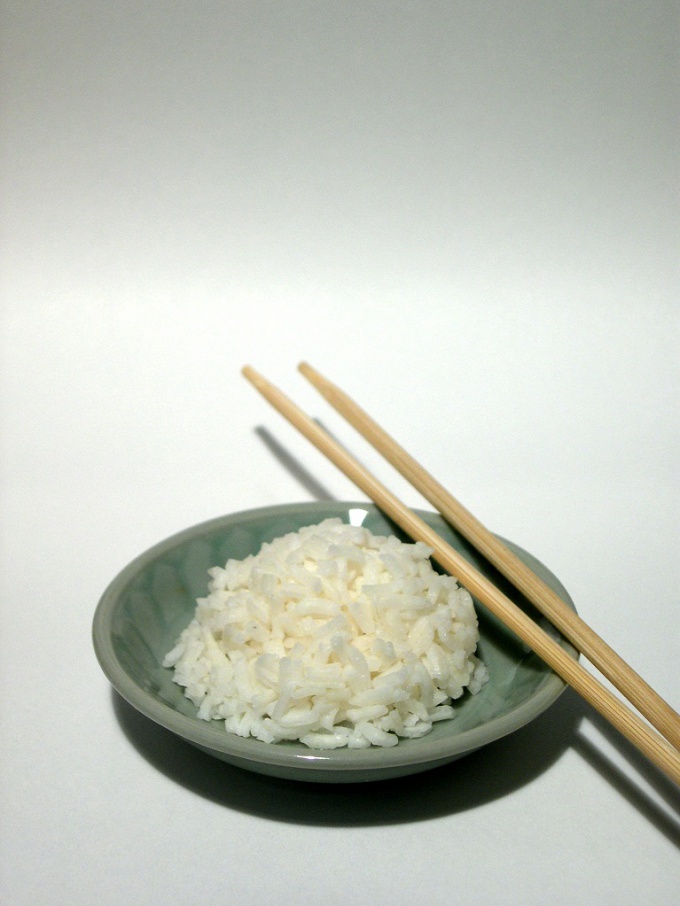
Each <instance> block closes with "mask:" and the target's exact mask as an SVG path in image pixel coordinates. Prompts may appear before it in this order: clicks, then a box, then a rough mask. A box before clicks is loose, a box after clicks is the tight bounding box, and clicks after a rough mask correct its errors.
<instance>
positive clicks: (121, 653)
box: [93, 502, 577, 783]
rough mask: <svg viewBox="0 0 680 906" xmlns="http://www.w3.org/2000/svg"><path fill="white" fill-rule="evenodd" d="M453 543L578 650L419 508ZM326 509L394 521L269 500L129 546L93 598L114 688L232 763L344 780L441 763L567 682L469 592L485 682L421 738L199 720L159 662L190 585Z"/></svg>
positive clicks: (497, 733) (538, 568)
mask: <svg viewBox="0 0 680 906" xmlns="http://www.w3.org/2000/svg"><path fill="white" fill-rule="evenodd" d="M419 515H420V516H422V518H423V519H424V520H425V521H426V522H427V523H429V524H430V525H431V526H432V527H434V528H435V529H436V530H437V531H438V532H439V533H440V534H441V535H442V537H444V538H445V539H446V540H447V541H448V542H449V544H451V545H452V546H453V547H454V548H456V550H459V551H460V552H461V553H462V554H463V555H464V556H465V557H466V558H467V559H469V560H470V561H471V562H473V563H474V565H475V566H476V567H477V568H478V569H479V570H481V571H482V572H483V573H485V574H486V575H488V576H489V577H490V578H491V579H492V580H493V581H494V582H495V583H496V584H497V585H500V586H501V587H502V588H503V590H504V591H505V592H506V594H508V595H509V596H510V597H512V598H513V600H515V601H516V603H518V604H519V605H520V606H521V607H522V608H523V609H524V610H526V611H527V612H530V613H531V614H532V616H534V617H536V618H537V619H539V622H541V623H542V624H543V625H544V626H545V628H546V629H548V631H550V632H551V634H552V635H553V636H554V637H555V638H556V639H557V640H558V641H559V643H560V644H561V645H562V646H563V647H564V648H565V650H567V651H569V653H570V654H571V656H572V657H577V654H576V652H575V651H574V649H573V648H572V647H571V646H570V645H569V644H568V643H566V642H565V641H564V640H563V639H561V637H560V636H559V635H558V634H557V633H556V632H555V631H554V630H552V629H551V628H550V627H548V625H547V623H546V621H544V620H543V619H542V618H540V617H539V615H537V614H536V612H535V611H534V610H533V608H532V607H531V605H529V604H528V603H527V602H526V601H524V600H523V598H522V596H521V595H520V594H519V593H518V592H516V591H514V590H513V589H511V588H510V587H509V586H508V584H507V583H506V582H504V580H502V578H501V577H500V576H499V575H498V574H497V573H496V571H495V570H494V569H493V567H491V566H490V565H489V564H487V563H486V561H485V560H484V559H483V558H482V557H481V556H480V555H479V554H477V553H476V552H475V551H474V550H472V549H471V548H470V546H469V545H468V544H467V543H466V542H465V541H464V540H463V539H462V538H461V537H460V536H459V535H458V534H457V533H456V532H455V531H454V530H453V529H452V528H451V527H450V526H449V525H448V524H447V523H446V522H445V521H444V520H443V519H442V518H441V517H440V516H438V515H435V514H432V513H426V512H419ZM332 516H336V517H337V516H339V517H340V518H342V519H343V520H344V521H346V522H350V523H351V524H354V525H358V524H361V525H365V526H366V527H368V528H369V529H370V530H371V531H372V532H374V533H375V534H383V535H384V534H396V535H398V536H400V537H403V535H402V533H401V532H400V531H399V530H398V529H397V528H396V527H395V526H394V524H393V523H391V522H390V521H389V520H388V519H387V518H386V517H385V516H384V515H383V514H382V513H381V512H380V511H379V510H378V509H377V508H376V507H375V506H373V505H371V504H366V503H338V502H318V503H300V504H289V505H282V506H273V507H267V508H263V509H256V510H250V511H247V512H241V513H236V514H233V515H229V516H223V517H220V518H217V519H213V520H211V521H209V522H204V523H202V524H200V525H197V526H194V527H193V528H189V529H186V530H185V531H182V532H180V533H179V534H176V535H173V536H172V537H170V538H168V539H166V540H165V541H162V542H160V543H159V544H157V545H155V546H154V547H152V548H151V549H150V550H148V551H146V552H145V553H143V554H141V555H140V556H138V557H137V558H136V559H135V560H133V561H132V563H130V564H129V565H128V566H127V567H125V569H123V570H122V572H120V573H119V575H118V576H117V577H116V578H115V579H114V580H113V581H112V582H111V584H110V585H109V587H108V588H107V589H106V591H105V592H104V594H103V596H102V598H101V600H100V602H99V604H98V606H97V609H96V613H95V617H94V624H93V641H94V648H95V652H96V654H97V658H98V660H99V663H100V665H101V667H102V669H103V671H104V673H105V674H106V676H107V677H108V679H109V681H110V682H111V684H112V685H113V686H114V687H115V689H116V690H117V691H118V692H119V693H120V694H121V695H122V696H123V697H124V698H125V699H127V701H128V702H129V703H130V704H131V705H133V706H134V707H135V708H136V709H137V710H138V711H140V712H141V713H142V714H145V715H146V716H147V717H148V718H150V719H151V720H153V721H155V722H156V723H158V724H160V725H161V726H163V727H166V728H167V729H168V730H170V731H172V732H173V733H176V734H177V735H178V736H180V737H182V738H183V739H185V740H186V741H188V742H189V743H191V744H193V745H194V746H196V747H198V748H199V749H201V750H203V751H205V752H208V753H209V754H211V755H214V756H215V757H217V758H219V759H222V760H223V761H226V762H229V763H231V764H233V765H236V766H238V767H241V768H245V769H248V770H251V771H257V772H259V773H262V774H269V775H272V776H277V777H283V778H290V779H295V780H304V781H315V782H326V783H347V782H358V781H361V782H363V781H371V780H384V779H388V778H394V777H399V776H405V775H408V774H414V773H417V772H421V771H425V770H429V769H430V768H434V767H438V766H440V765H443V764H446V763H447V762H451V761H454V760H455V759H457V758H460V757H461V756H463V755H468V754H470V753H471V752H474V751H475V750H476V749H479V748H480V747H481V746H484V745H487V744H488V743H490V742H492V741H493V740H496V739H499V738H501V737H502V736H506V735H507V734H509V733H511V732H513V731H514V730H517V729H519V728H520V727H522V726H525V725H526V724H528V723H529V722H530V721H532V720H533V719H534V718H536V717H537V716H538V715H539V714H541V713H542V712H543V711H545V709H546V708H548V707H549V706H550V705H551V704H552V703H553V702H554V701H555V700H556V699H557V697H558V696H559V695H560V693H561V692H562V691H563V690H564V688H565V684H564V682H563V681H562V680H561V679H560V678H559V677H558V676H557V675H556V674H555V673H554V672H553V671H552V670H551V669H550V668H549V667H547V666H546V665H545V664H544V663H543V662H542V661H541V660H540V659H539V658H538V657H536V655H534V654H533V653H531V652H530V651H529V650H528V649H527V648H526V646H524V645H523V644H522V643H521V642H520V641H519V640H518V639H517V638H516V637H515V636H514V635H513V634H512V633H511V632H510V631H509V630H507V629H505V627H504V626H503V625H502V624H501V623H499V621H498V620H497V619H496V618H495V617H493V616H492V615H491V614H490V613H488V612H487V611H486V610H485V608H484V607H483V606H482V605H481V604H479V602H475V603H476V606H477V613H478V616H479V628H480V642H479V648H478V653H479V655H480V656H481V658H482V660H483V661H484V662H485V664H486V665H487V667H488V669H489V674H490V679H489V682H488V683H487V684H486V685H485V686H484V688H483V690H482V691H481V692H480V693H479V694H477V695H475V696H471V695H467V694H466V695H465V696H464V697H463V698H462V699H460V700H458V701H457V702H456V703H455V707H456V711H457V714H456V717H455V718H454V719H453V720H447V721H441V722H440V723H437V724H435V725H434V727H433V729H432V731H431V732H430V733H429V734H427V735H426V736H423V737H421V738H420V739H403V740H400V741H399V743H398V745H396V746H393V747H392V748H379V747H370V748H368V749H335V750H331V751H315V750H313V749H309V748H307V747H306V746H303V745H302V744H301V743H294V742H283V743H276V744H267V743H263V742H260V741H259V740H256V739H243V738H241V737H238V736H235V735H233V734H230V733H227V732H226V730H225V729H224V726H223V724H222V723H221V722H217V721H211V722H206V721H204V720H199V719H198V717H197V716H196V713H197V712H196V708H195V707H194V706H193V705H192V704H191V702H190V701H189V700H188V699H187V698H185V696H184V694H183V690H182V688H181V687H179V686H178V685H176V684H175V683H174V682H173V679H172V670H170V669H167V668H164V667H163V666H162V660H163V657H164V655H165V654H166V652H168V651H169V650H170V649H171V648H172V647H173V645H174V643H175V641H176V639H177V637H178V636H179V634H180V632H181V631H182V629H184V627H185V626H186V625H187V624H188V623H189V621H190V619H191V617H192V616H193V612H194V608H195V601H196V598H197V597H202V596H205V594H206V593H207V583H208V574H207V570H208V569H209V568H210V567H211V566H216V565H224V563H225V562H226V560H227V559H228V558H230V557H234V558H239V559H241V558H243V557H245V556H247V555H248V554H254V553H257V551H258V550H259V548H260V546H261V545H262V543H263V542H265V541H271V540H272V539H274V538H275V537H277V536H279V535H283V534H285V533H286V532H291V531H297V530H298V529H300V528H301V527H302V526H304V525H312V524H315V523H318V522H320V521H321V520H322V519H326V518H328V517H332ZM506 543H507V544H508V546H509V547H510V548H511V549H512V550H513V551H514V552H515V553H516V554H517V555H518V556H519V557H520V558H521V559H522V560H524V561H525V562H526V563H527V564H528V565H529V566H530V567H531V568H532V569H533V570H534V571H535V572H536V573H538V575H539V576H540V577H541V578H542V579H543V580H544V581H545V582H547V584H548V585H550V586H551V587H552V588H553V590H554V591H556V592H557V593H558V594H559V595H560V596H561V597H562V598H563V599H564V600H565V601H566V602H567V603H568V604H569V606H570V607H573V606H574V605H573V603H572V602H571V600H570V598H569V596H568V594H567V592H566V591H565V589H564V588H563V587H562V585H561V584H560V583H559V582H558V580H557V579H556V578H555V576H553V575H552V574H551V573H550V572H549V571H548V570H547V569H546V568H545V567H544V566H543V565H542V564H541V563H539V562H538V561H537V560H536V559H535V558H534V557H532V556H531V555H530V554H528V553H527V552H526V551H523V550H522V549H521V548H519V547H517V546H516V545H514V544H512V543H510V542H506Z"/></svg>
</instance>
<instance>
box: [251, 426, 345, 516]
mask: <svg viewBox="0 0 680 906" xmlns="http://www.w3.org/2000/svg"><path fill="white" fill-rule="evenodd" d="M255 433H256V434H257V436H258V437H259V438H260V440H261V441H262V442H263V443H264V445H265V446H266V447H267V448H268V449H269V450H270V452H271V453H273V455H274V456H275V457H276V459H277V460H278V461H279V462H280V463H281V465H282V466H283V467H284V469H286V470H287V471H288V472H290V474H291V475H292V476H293V478H295V480H296V481H298V482H299V483H300V484H301V485H302V487H303V488H304V489H305V490H306V491H308V492H309V493H310V494H311V495H312V497H313V498H314V499H315V500H335V499H336V498H335V497H334V496H333V495H332V494H331V492H330V491H329V490H328V488H326V487H324V485H322V484H321V482H320V481H317V480H316V478H314V476H313V475H312V474H311V472H309V471H308V470H307V469H306V468H305V467H304V466H303V465H302V463H301V462H300V461H299V460H298V459H296V458H295V457H294V456H292V455H291V454H290V453H289V452H288V450H287V449H286V448H285V447H284V446H283V444H281V443H279V441H278V440H277V439H276V438H275V437H274V435H273V434H272V433H271V432H270V431H268V430H267V428H265V427H263V426H262V425H259V426H258V427H257V428H255Z"/></svg>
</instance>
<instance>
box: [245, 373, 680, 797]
mask: <svg viewBox="0 0 680 906" xmlns="http://www.w3.org/2000/svg"><path fill="white" fill-rule="evenodd" d="M299 370H300V371H301V372H302V374H303V375H304V376H305V377H306V378H307V379H308V380H309V381H310V382H311V383H312V384H313V385H314V387H316V389H317V390H318V391H319V392H320V393H321V394H322V396H324V397H325V399H326V400H327V401H328V402H329V403H330V404H331V405H332V406H333V407H334V408H335V409H336V410H337V412H339V413H340V414H341V415H342V416H343V417H344V418H345V419H346V420H347V421H348V422H349V423H350V424H351V425H352V426H353V427H354V428H356V429H357V430H358V431H359V433H360V434H362V435H363V436H364V437H365V438H366V440H368V441H369V443H371V444H372V445H373V446H374V447H375V448H376V449H377V450H378V452H380V453H381V454H382V455H383V456H384V457H385V459H387V461H388V462H390V463H391V464H392V465H393V466H394V467H395V468H396V469H397V470H398V471H399V472H400V473H401V474H402V475H403V476H404V477H405V478H406V479H407V480H408V481H409V482H410V483H411V484H412V485H413V487H414V488H416V490H418V491H419V492H420V493H421V494H422V495H423V496H424V497H425V499H426V500H428V501H429V502H430V503H431V504H432V505H433V506H434V507H435V508H436V509H437V510H438V511H439V512H440V513H441V515H442V516H443V517H444V518H445V519H446V520H447V521H448V522H449V523H451V525H453V526H454V528H456V529H458V531H459V532H460V533H461V534H462V535H463V536H464V537H465V538H467V540H468V541H469V542H470V543H471V544H472V545H473V546H474V547H476V548H477V549H478V550H479V551H480V552H481V553H482V554H483V555H484V556H485V557H486V558H487V560H489V561H490V562H491V563H492V564H493V565H494V566H495V567H496V568H497V569H498V570H499V571H500V572H501V573H502V574H504V575H505V576H506V577H507V578H508V579H509V580H510V581H511V582H512V583H513V584H514V585H515V586H516V587H517V588H518V589H519V590H520V591H521V592H522V593H523V594H524V596H525V597H526V598H527V599H528V600H529V601H531V602H532V604H534V606H535V607H536V608H537V609H538V610H539V611H540V612H541V613H543V614H544V615H545V616H546V617H548V619H550V620H551V622H552V623H553V625H554V626H555V627H556V628H557V629H559V631H560V632H561V633H562V634H563V635H564V636H565V637H566V638H567V639H568V640H569V641H570V642H571V643H572V644H573V645H574V647H576V648H577V649H578V650H579V651H580V652H581V653H582V654H583V655H584V656H585V657H586V658H588V660H589V661H590V662H591V663H592V664H593V666H595V667H596V668H597V669H598V670H599V671H600V672H601V673H602V674H603V675H604V676H606V677H607V679H608V680H610V682H611V683H612V684H613V685H614V686H615V687H616V688H617V689H618V690H619V691H620V692H621V693H622V694H623V695H624V696H625V697H626V698H627V699H628V701H629V702H630V703H631V704H632V705H633V706H634V707H635V708H637V710H638V711H639V713H640V714H641V715H644V717H645V718H646V719H647V720H648V721H649V722H650V723H651V724H652V725H653V726H654V727H656V729H657V730H658V731H659V732H658V733H657V732H655V731H654V730H653V729H652V727H650V726H649V724H648V723H646V722H645V721H644V720H642V718H641V717H640V716H639V715H638V714H636V713H635V712H634V711H632V710H631V709H630V708H629V707H628V706H627V705H626V704H625V702H623V701H622V700H621V699H620V698H618V697H617V696H616V695H614V694H613V693H612V692H611V691H610V690H609V689H607V688H606V687H605V686H604V685H603V684H602V683H601V682H600V681H599V680H597V679H596V678H595V677H594V676H593V675H592V674H591V673H589V672H588V671H587V670H586V669H585V668H584V667H583V666H582V665H581V664H580V663H579V662H578V661H577V660H575V659H574V658H572V657H571V656H570V655H569V654H568V653H567V652H566V651H565V650H564V649H563V648H562V647H560V645H559V644H558V643H557V642H555V641H554V639H553V638H551V636H549V635H548V634H547V633H546V632H545V631H544V630H543V629H541V628H540V626H538V625H537V624H536V623H535V622H534V621H533V620H532V619H531V618H530V617H529V616H527V614H525V613H524V611H523V610H521V609H520V608H519V607H517V605H516V604H514V602H513V601H511V600H510V599H509V598H508V597H507V596H506V595H504V594H503V593H502V592H501V591H500V590H499V589H498V588H496V586H495V585H494V584H493V583H492V582H491V581H490V580H489V579H487V578H486V577H485V576H484V575H482V574H481V573H480V572H479V571H478V570H476V569H475V568H474V567H473V566H472V565H471V564H470V563H468V561H467V560H466V559H465V558H464V557H463V556H462V555H461V554H459V553H458V552H457V551H455V550H454V549H453V548H452V547H451V546H450V545H449V544H447V543H446V542H445V541H444V540H443V539H442V538H441V536H440V535H439V534H437V532H435V531H434V530H433V529H432V528H430V526H428V525H427V524H426V523H425V522H423V520H422V519H420V517H419V516H417V515H416V514H415V513H413V512H412V511H411V510H410V509H409V508H408V507H407V506H406V505H405V504H404V503H402V502H401V501H400V500H399V499H398V498H397V497H396V496H395V495H394V494H393V493H392V492H391V491H389V490H388V489H387V488H386V487H385V485H383V484H382V483H381V482H379V481H378V479H377V478H375V477H374V476H373V475H372V474H371V473H370V472H369V471H368V470H367V469H366V468H364V466H363V465H361V463H360V462H359V461H358V460H357V459H355V458H354V457H353V456H352V455H351V454H350V453H348V452H347V451H346V450H345V449H344V447H342V446H341V445H340V444H338V443H337V441H335V440H334V439H333V438H332V437H331V436H330V435H329V434H328V433H327V432H326V431H325V430H324V429H323V428H322V427H321V426H320V425H319V424H318V423H317V422H315V421H313V420H312V419H311V418H310V417H309V416H308V415H306V414H305V413H304V412H303V411H302V410H301V409H300V408H299V407H298V406H297V405H295V403H293V402H292V400H290V399H289V398H288V397H287V396H285V394H283V393H282V392H281V391H280V390H279V389H278V388H277V387H275V386H274V385H273V384H271V383H270V382H269V381H268V380H267V379H266V378H264V377H263V376H262V375H261V374H259V373H258V372H257V371H255V370H254V369H253V368H251V367H250V366H246V367H244V368H243V375H244V376H245V377H246V378H247V379H248V380H249V381H250V382H251V384H253V386H254V387H255V388H256V389H257V390H258V391H259V392H260V393H261V394H262V395H263V396H264V397H265V399H266V400H267V401H268V402H269V403H271V405H272V406H273V407H274V408H275V409H277V410H278V411H279V412H280V413H281V414H282V415H283V416H284V417H285V418H286V419H287V420H288V421H289V422H290V423H291V424H292V425H293V426H294V427H295V428H297V429H298V430H299V431H300V432H301V433H302V434H303V435H304V436H305V437H306V438H307V439H308V440H310V441H311V442H312V443H313V444H314V445H315V446H316V447H317V448H318V449H319V450H320V451H321V452H322V453H323V454H324V455H325V456H326V457H327V458H328V459H330V460H331V462H333V463H334V464H335V465H336V466H337V467H338V468H339V469H340V470H341V471H342V472H343V473H344V474H345V475H346V476H347V477H348V478H349V479H350V480H351V481H353V482H354V483H355V484H356V485H357V487H358V488H360V489H361V490H362V491H363V492H364V493H365V494H366V495H367V496H368V497H369V498H370V499H371V500H372V501H373V502H374V503H375V504H376V505H377V506H378V507H380V509H381V510H383V512H385V513H386V514H387V515H388V516H389V517H390V518H391V519H392V520H393V521H394V522H395V523H396V524H397V525H398V526H399V527H400V528H401V529H403V530H404V531H405V532H406V533H407V534H408V535H410V536H411V537H412V538H414V539H415V540H418V541H423V542H424V543H425V544H427V545H428V546H429V547H431V548H432V549H433V550H434V556H435V558H436V560H437V561H438V562H439V563H440V564H441V566H443V567H444V568H445V569H446V570H448V571H449V572H450V573H451V574H452V575H453V576H455V578H456V579H458V580H459V582H460V583H461V584H462V585H463V586H465V588H467V589H468V591H470V592H471V593H472V594H473V595H475V596H476V597H477V598H478V599H479V600H480V601H481V602H482V603H483V604H484V605H485V606H486V607H487V608H488V609H489V610H490V611H491V613H493V614H494V615H495V616H496V617H497V618H498V619H500V620H501V621H502V622H503V623H504V624H505V625H506V626H507V627H508V628H509V629H511V630H512V631H513V632H514V633H515V634H516V635H517V636H519V638H520V639H521V640H522V641H523V642H524V643H525V644H526V645H528V646H529V647H530V648H531V649H532V650H533V651H534V652H535V653H536V654H537V655H538V656H539V657H540V658H542V660H543V661H545V663H546V664H548V666H550V667H551V668H552V669H553V670H554V671H555V672H556V673H557V674H558V675H559V676H561V677H562V679H563V680H564V681H565V682H566V683H568V684H569V685H570V686H572V687H573V688H574V689H575V690H576V691H577V692H578V693H579V694H580V695H581V696H582V697H583V698H584V699H585V700H586V701H587V702H588V703H589V704H590V705H592V706H593V707H594V708H595V709H596V710H597V711H598V712H599V713H600V714H602V715H603V716H604V717H605V718H606V719H607V720H608V721H609V723H611V724H612V726H614V727H615V728H616V729H617V730H619V732H620V733H622V735H623V736H625V737H626V738H627V739H628V740H629V741H630V742H631V743H633V745H634V746H636V747H637V748H638V749H639V750H640V751H641V752H642V753H643V754H644V755H645V756H646V757H647V758H649V760H650V761H652V762H653V763H654V764H655V765H656V766H657V767H659V768H660V769H661V770H662V771H663V772H664V773H665V774H666V775H667V776H668V777H670V778H671V779H672V780H674V781H675V782H676V783H678V784H680V752H679V749H680V716H679V715H678V714H677V713H676V712H675V711H674V710H673V709H672V708H671V707H670V705H669V704H668V703H667V702H665V701H664V700H663V699H662V698H661V696H659V695H658V693H657V692H655V691H654V690H653V689H652V688H651V687H650V686H649V685H648V684H647V683H646V682H645V681H644V680H643V679H642V678H641V677H640V676H638V674H637V673H636V672H635V671H634V670H633V669H632V668H631V667H630V666H629V665H628V664H627V663H626V662H625V661H624V660H623V659H622V658H621V657H620V656H619V655H618V654H616V652H615V651H613V650H612V649H611V648H610V647H609V645H608V644H607V643H606V642H604V641H603V640H602V639H601V638H600V637H599V636H598V635H597V634H596V633H595V632H594V631H593V630H592V629H591V628H590V627H589V626H588V625H587V624H586V623H585V622H584V621H583V620H582V619H581V618H580V617H579V616H578V615H577V614H576V613H575V612H574V611H573V610H571V608H569V607H568V606H567V605H566V604H565V603H564V602H563V601H562V599H561V598H560V597H559V596H558V595H556V594H555V593H554V592H553V591H552V589H550V588H549V587H548V586H547V585H546V584H545V583H544V582H542V581H541V580H540V579H539V578H538V576H536V575H535V573H533V572H532V570H530V569H529V568H528V567H527V566H526V565H525V564H524V563H523V562H522V561H521V560H520V559H519V558H518V557H516V556H515V555H514V554H513V553H512V552H511V551H510V550H509V549H508V548H507V547H506V546H505V545H504V544H503V543H502V542H501V541H499V540H498V538H496V537H495V536H494V535H492V533H491V532H490V531H488V529H486V528H485V527H484V526H483V525H482V524H481V523H480V522H479V521H478V520H477V519H476V518H475V517H474V516H473V515H472V514H471V513H470V512H469V511H468V510H467V509H465V507H463V506H462V505H461V504H460V503H459V502H458V501H457V500H456V499H455V498H454V497H453V496H452V495H451V494H450V493H449V492H448V491H446V489H445V488H444V487H443V486H442V485H440V484H439V483H438V482H437V481H435V479H434V478H433V477H432V476H431V475H429V474H428V473H427V472H426V471H425V469H423V468H422V466H420V465H419V464H418V463H417V462H416V461H415V460H414V459H413V457H411V456H410V455H409V454H408V453H407V452H406V451H405V450H404V449H403V448H402V447H400V446H399V444H397V443H396V441H394V440H393V439H392V438H391V437H390V436H389V435H388V434H387V433H386V432H385V431H384V430H383V429H382V428H380V426H379V425H378V424H377V423H376V422H375V421H374V420H373V419H372V418H371V417H370V416H369V415H367V413H366V412H364V411H363V409H361V408H360V407H359V406H358V405H357V404H356V403H355V402H354V401H353V400H351V399H350V397H348V396H347V394H345V393H344V392H343V391H341V390H340V389H339V388H338V387H336V386H335V385H334V384H332V383H331V382H330V381H328V380H327V379H326V378H324V377H323V376H322V375H321V374H319V372H318V371H316V370H315V369H314V368H312V367H311V366H310V365H308V364H307V363H301V364H300V366H299ZM660 734H663V735H660ZM664 737H665V738H664Z"/></svg>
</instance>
